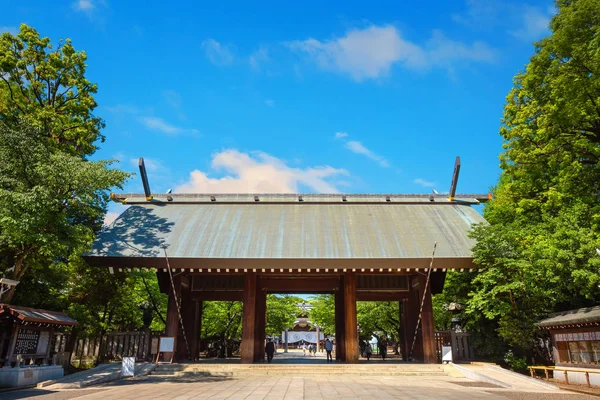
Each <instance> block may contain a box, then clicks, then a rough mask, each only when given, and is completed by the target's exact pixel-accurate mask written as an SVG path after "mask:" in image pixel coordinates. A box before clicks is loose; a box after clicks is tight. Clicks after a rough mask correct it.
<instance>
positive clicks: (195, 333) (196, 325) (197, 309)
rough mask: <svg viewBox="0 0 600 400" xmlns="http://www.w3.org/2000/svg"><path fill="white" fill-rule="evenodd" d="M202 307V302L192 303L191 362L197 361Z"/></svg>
mask: <svg viewBox="0 0 600 400" xmlns="http://www.w3.org/2000/svg"><path fill="white" fill-rule="evenodd" d="M202 306H203V302H202V301H201V300H200V301H194V303H193V307H192V312H193V321H192V332H191V335H190V336H191V338H192V340H191V342H190V351H191V353H192V360H194V361H196V360H198V356H199V354H198V353H199V345H200V332H201V331H202Z"/></svg>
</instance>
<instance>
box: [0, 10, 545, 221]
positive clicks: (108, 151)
mask: <svg viewBox="0 0 600 400" xmlns="http://www.w3.org/2000/svg"><path fill="white" fill-rule="evenodd" d="M252 3H253V2H225V1H223V2H210V3H209V2H196V1H189V2H186V1H177V2H171V3H165V2H158V1H144V2H134V1H116V0H78V1H41V0H31V1H27V0H8V4H6V1H5V2H4V5H3V7H2V10H3V12H2V14H0V31H10V32H13V33H14V32H16V31H17V30H18V26H19V24H20V23H26V24H29V25H31V26H33V27H35V28H36V29H37V30H38V31H39V32H40V33H41V34H42V35H43V36H48V37H50V38H51V39H52V40H53V42H54V43H57V41H58V40H59V39H61V38H71V39H72V41H73V43H74V46H75V47H76V48H77V49H83V50H85V51H86V52H87V54H88V73H87V75H88V78H89V79H90V80H91V81H92V82H95V83H97V84H98V85H99V91H98V94H97V96H96V99H97V101H98V104H99V106H98V108H97V109H96V111H95V112H96V114H97V115H99V116H101V117H102V118H103V119H104V120H105V122H106V129H105V130H104V132H103V133H104V135H105V136H106V142H104V143H102V144H101V145H100V150H99V151H98V152H97V153H96V154H95V155H94V158H96V159H107V158H116V159H118V160H120V168H122V169H125V170H129V171H136V170H137V158H138V157H140V156H144V157H145V159H146V163H147V167H148V174H149V179H150V185H151V188H152V190H153V192H157V193H160V192H164V191H166V190H167V189H168V188H172V189H173V190H174V191H175V192H213V193H215V192H216V193H220V192H305V193H309V192H310V193H311V192H346V193H428V192H430V191H431V189H433V188H435V189H436V190H438V191H440V192H444V191H447V190H448V187H449V185H450V179H451V174H452V168H453V165H454V158H455V157H456V156H457V155H459V156H461V160H462V169H461V176H460V181H459V185H458V191H459V192H462V193H467V192H469V193H474V192H476V193H482V192H483V193H485V192H487V191H488V189H489V188H490V187H491V186H493V185H494V184H495V183H496V180H497V178H498V175H499V172H500V171H499V169H498V155H499V153H500V152H501V150H502V148H501V145H502V141H501V138H500V136H499V134H498V129H499V126H500V119H501V116H502V107H503V105H504V102H505V98H506V95H507V94H508V91H509V90H510V88H511V86H512V78H513V76H514V75H515V74H516V73H518V72H519V71H520V70H522V69H523V68H524V66H525V64H526V63H527V61H528V59H529V57H530V56H531V55H532V53H533V45H532V43H533V42H534V41H535V40H538V39H540V38H542V37H543V36H545V35H547V34H548V30H547V24H548V21H549V19H550V17H551V15H552V13H553V12H554V8H553V3H552V2H551V1H534V0H531V1H528V2H527V3H524V2H521V1H514V2H510V1H500V0H498V1H496V0H467V1H462V0H457V1H452V2H449V1H430V2H398V1H380V2H371V3H365V2H351V1H344V2H328V4H326V5H324V4H322V3H324V2H310V1H305V2H301V3H294V5H291V6H288V7H282V6H281V5H282V4H283V3H281V2H261V4H262V5H261V6H256V5H254V4H252ZM403 3H404V4H403ZM366 4H367V5H366ZM126 191H127V192H142V186H141V183H140V179H139V176H136V177H134V178H133V179H132V180H131V181H130V182H129V183H128V184H127V187H126ZM121 210H122V209H121V208H118V206H117V205H113V206H111V210H110V211H111V214H110V216H111V217H114V215H115V214H114V213H117V212H120V211H121Z"/></svg>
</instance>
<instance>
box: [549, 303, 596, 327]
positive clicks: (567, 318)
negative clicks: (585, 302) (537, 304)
mask: <svg viewBox="0 0 600 400" xmlns="http://www.w3.org/2000/svg"><path fill="white" fill-rule="evenodd" d="M590 322H600V306H596V307H586V308H579V309H577V310H569V311H563V312H558V313H554V314H552V315H551V316H550V318H546V319H543V320H541V321H540V322H538V323H537V325H538V326H540V327H542V328H543V327H550V326H560V325H576V324H585V323H590Z"/></svg>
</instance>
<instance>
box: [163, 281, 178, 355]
mask: <svg viewBox="0 0 600 400" xmlns="http://www.w3.org/2000/svg"><path fill="white" fill-rule="evenodd" d="M173 286H175V291H173ZM175 297H177V300H178V301H180V300H181V275H177V276H174V277H173V285H171V282H170V281H169V299H168V303H167V323H166V326H165V333H166V336H169V337H174V338H177V337H178V336H179V313H178V312H177V303H176V302H175ZM176 346H177V344H176ZM171 356H172V353H163V360H170V359H171ZM175 356H176V357H177V354H175ZM176 357H173V358H174V359H175V358H176Z"/></svg>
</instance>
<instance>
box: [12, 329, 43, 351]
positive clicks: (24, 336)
mask: <svg viewBox="0 0 600 400" xmlns="http://www.w3.org/2000/svg"><path fill="white" fill-rule="evenodd" d="M39 340H40V331H38V330H35V329H19V333H18V334H17V341H16V343H15V354H37V348H38V342H39Z"/></svg>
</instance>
